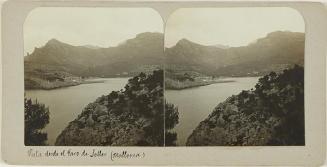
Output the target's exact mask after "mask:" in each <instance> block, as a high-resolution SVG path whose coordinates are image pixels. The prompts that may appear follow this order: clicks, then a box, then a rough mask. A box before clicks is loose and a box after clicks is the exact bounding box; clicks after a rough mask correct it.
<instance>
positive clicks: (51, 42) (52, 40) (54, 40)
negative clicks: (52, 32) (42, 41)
mask: <svg viewBox="0 0 327 167" xmlns="http://www.w3.org/2000/svg"><path fill="white" fill-rule="evenodd" d="M58 43H62V42H60V41H59V40H57V39H55V38H52V39H50V40H49V41H48V42H47V44H58Z"/></svg>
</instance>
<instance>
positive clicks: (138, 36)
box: [136, 32, 163, 38]
mask: <svg viewBox="0 0 327 167" xmlns="http://www.w3.org/2000/svg"><path fill="white" fill-rule="evenodd" d="M154 36H160V37H161V36H163V34H162V33H159V32H143V33H140V34H137V35H136V38H149V37H154Z"/></svg>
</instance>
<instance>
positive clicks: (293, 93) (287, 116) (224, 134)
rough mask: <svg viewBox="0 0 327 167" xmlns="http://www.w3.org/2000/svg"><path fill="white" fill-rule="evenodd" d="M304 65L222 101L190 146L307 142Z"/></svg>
mask: <svg viewBox="0 0 327 167" xmlns="http://www.w3.org/2000/svg"><path fill="white" fill-rule="evenodd" d="M304 143H305V140H304V69H303V67H300V66H295V67H294V68H292V69H288V70H284V71H283V72H282V73H280V74H276V73H274V72H272V73H270V74H269V75H266V76H264V77H262V78H260V79H259V82H258V83H257V84H256V86H255V89H254V90H253V89H252V90H249V91H242V92H241V93H240V94H238V95H236V96H232V97H230V98H228V99H227V100H226V101H225V102H223V103H220V104H219V105H218V106H217V107H216V108H215V109H214V111H213V112H212V113H211V114H210V115H209V117H208V118H206V119H205V120H204V121H202V122H201V123H200V124H199V125H198V127H197V128H196V129H195V130H194V131H193V133H192V134H191V135H190V136H189V138H188V140H187V143H186V145H189V146H200V145H202V146H203V145H204V146H206V145H208V146H259V145H304Z"/></svg>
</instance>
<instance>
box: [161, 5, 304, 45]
mask: <svg viewBox="0 0 327 167" xmlns="http://www.w3.org/2000/svg"><path fill="white" fill-rule="evenodd" d="M304 29H305V26H304V20H303V18H302V16H301V15H300V13H298V12H297V11H296V10H294V9H291V8H278V7H270V8H193V9H191V8H188V9H179V10H177V11H175V12H174V13H173V14H172V15H171V16H170V17H169V19H168V22H167V26H166V30H165V31H166V34H165V35H166V38H165V45H166V47H171V46H173V45H175V44H176V43H177V42H178V41H179V40H180V39H182V38H186V39H189V40H191V41H193V42H196V43H200V44H203V45H216V44H223V45H229V46H243V45H247V44H248V43H250V42H253V41H255V40H256V39H258V38H261V37H264V36H266V34H267V33H270V32H273V31H278V30H282V31H295V32H304Z"/></svg>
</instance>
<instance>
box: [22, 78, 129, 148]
mask: <svg viewBox="0 0 327 167" xmlns="http://www.w3.org/2000/svg"><path fill="white" fill-rule="evenodd" d="M98 80H99V79H98ZM100 80H104V82H103V83H92V84H82V85H78V86H72V87H66V88H60V89H54V90H28V91H25V93H26V97H27V98H32V99H33V101H34V100H35V99H36V98H37V100H38V102H40V103H43V104H45V105H46V106H48V107H49V110H50V123H49V124H48V125H47V126H46V128H45V131H46V132H47V133H48V143H49V145H54V143H55V140H56V138H57V136H58V135H59V134H60V133H61V131H62V130H63V129H64V128H65V127H66V126H67V125H68V123H69V122H70V121H73V120H74V119H75V118H76V117H77V116H78V115H79V114H80V113H81V112H82V110H83V108H84V107H85V106H86V105H87V104H89V103H91V102H94V101H95V100H96V99H97V98H98V97H100V96H101V95H104V94H109V93H110V92H111V91H117V90H120V89H122V88H124V86H125V85H126V83H127V81H128V78H107V79H100Z"/></svg>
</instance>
